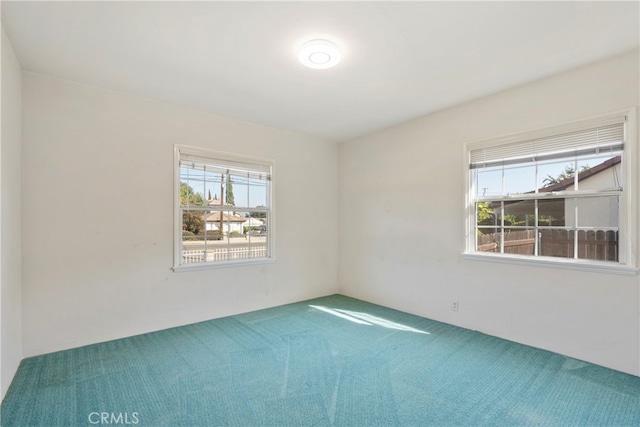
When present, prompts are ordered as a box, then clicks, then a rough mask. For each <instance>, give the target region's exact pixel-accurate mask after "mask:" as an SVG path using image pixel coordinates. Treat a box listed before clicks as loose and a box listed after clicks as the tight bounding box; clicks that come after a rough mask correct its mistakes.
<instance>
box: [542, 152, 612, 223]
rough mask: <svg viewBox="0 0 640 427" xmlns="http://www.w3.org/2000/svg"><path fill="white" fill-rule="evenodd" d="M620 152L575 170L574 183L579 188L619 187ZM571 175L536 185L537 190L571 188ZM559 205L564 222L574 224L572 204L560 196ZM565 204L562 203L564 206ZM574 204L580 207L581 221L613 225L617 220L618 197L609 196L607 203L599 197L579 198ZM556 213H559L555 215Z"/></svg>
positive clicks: (572, 183)
mask: <svg viewBox="0 0 640 427" xmlns="http://www.w3.org/2000/svg"><path fill="white" fill-rule="evenodd" d="M621 160H622V159H621V156H615V157H612V158H610V159H608V160H606V161H604V162H602V163H600V164H598V165H596V166H593V167H590V168H589V169H587V170H585V171H584V172H581V173H579V174H578V187H579V188H580V190H598V189H614V188H620V187H622V182H620V179H621V178H622V171H621V168H622V161H621ZM574 184H575V182H574V179H573V177H571V178H567V179H565V180H563V181H561V182H558V183H556V184H552V185H549V186H546V187H543V188H540V189H538V192H540V193H549V192H553V191H571V190H573V189H574ZM558 202H562V203H558V204H559V205H560V204H561V205H562V208H563V212H562V213H560V212H558V213H559V214H560V215H564V218H565V225H566V226H568V227H572V226H574V225H575V216H574V215H573V208H574V205H573V204H570V203H566V204H565V203H564V200H558ZM565 205H566V206H565ZM578 208H579V209H580V223H581V225H585V224H586V225H593V226H608V225H613V224H615V225H617V221H618V198H617V197H615V196H613V197H609V203H608V204H606V203H602V201H601V200H599V201H596V200H593V199H589V198H587V199H584V198H583V199H581V200H580V202H579V206H578ZM558 216H559V215H558Z"/></svg>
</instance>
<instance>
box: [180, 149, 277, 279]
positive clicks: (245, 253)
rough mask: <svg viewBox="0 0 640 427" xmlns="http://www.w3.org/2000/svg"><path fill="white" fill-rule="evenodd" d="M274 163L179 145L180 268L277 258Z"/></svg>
mask: <svg viewBox="0 0 640 427" xmlns="http://www.w3.org/2000/svg"><path fill="white" fill-rule="evenodd" d="M272 167H273V165H272V163H271V162H270V161H268V160H265V159H257V158H250V157H246V156H236V155H229V154H225V153H216V152H208V151H205V150H200V149H196V148H192V147H186V146H176V147H175V169H176V172H175V242H176V244H175V259H174V269H182V268H186V269H189V268H190V269H193V268H202V267H211V266H221V265H229V264H246V263H253V262H258V261H266V260H269V259H271V258H272V256H273V254H272V249H271V242H272V238H271V236H272V233H273V222H274V221H273V210H272V207H271V187H272V181H271V177H272Z"/></svg>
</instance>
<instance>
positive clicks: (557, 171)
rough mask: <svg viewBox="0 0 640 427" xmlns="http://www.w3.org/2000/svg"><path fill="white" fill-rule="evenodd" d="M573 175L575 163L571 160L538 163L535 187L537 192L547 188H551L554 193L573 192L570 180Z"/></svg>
mask: <svg viewBox="0 0 640 427" xmlns="http://www.w3.org/2000/svg"><path fill="white" fill-rule="evenodd" d="M574 175H575V161H574V160H573V159H566V160H561V161H553V162H540V163H539V164H538V182H537V184H536V186H537V187H538V189H539V190H542V189H544V188H547V187H553V188H554V190H556V191H568V190H573V181H572V180H571V179H570V178H571V177H573V176H574Z"/></svg>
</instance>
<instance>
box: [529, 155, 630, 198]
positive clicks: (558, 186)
mask: <svg viewBox="0 0 640 427" xmlns="http://www.w3.org/2000/svg"><path fill="white" fill-rule="evenodd" d="M621 160H622V158H621V156H616V157H612V158H610V159H608V160H606V161H604V162H602V163H600V164H599V165H596V166H594V167H591V168H589V169H587V170H585V171H584V172H580V173H579V174H578V182H580V181H583V180H585V179H587V178H590V177H592V176H594V175H596V174H599V173H600V172H603V171H605V170H607V169H610V168H612V167H614V166H615V165H617V164H619V163H620V162H621ZM573 184H574V180H573V177H569V178H566V179H564V180H562V181H560V182H558V183H555V184H552V185H548V186H546V187H542V188H539V189H538V192H540V193H549V192H551V191H562V190H566V189H567V188H569V187H571V186H572V185H573Z"/></svg>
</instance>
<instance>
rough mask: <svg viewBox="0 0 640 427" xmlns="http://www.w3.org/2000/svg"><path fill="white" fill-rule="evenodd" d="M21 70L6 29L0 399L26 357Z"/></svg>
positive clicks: (0, 150)
mask: <svg viewBox="0 0 640 427" xmlns="http://www.w3.org/2000/svg"><path fill="white" fill-rule="evenodd" d="M21 80H22V78H21V69H20V64H19V63H18V59H17V58H16V55H15V53H14V52H13V48H12V47H11V43H10V41H9V39H8V38H7V36H6V34H5V33H4V30H2V140H1V142H0V159H1V162H0V170H1V174H0V192H1V197H0V217H1V221H0V235H1V236H2V239H1V240H2V244H1V248H0V258H1V262H0V272H1V274H0V323H1V329H2V331H1V332H0V333H1V339H0V400H2V399H4V395H5V393H6V392H7V389H8V388H9V385H10V384H11V380H12V379H13V375H14V374H15V372H16V370H17V369H18V364H19V363H20V360H21V359H22V302H21V281H22V278H21V271H22V265H21V260H22V248H21V239H22V237H21V219H20V199H21V188H20V183H21V162H20V151H21V145H20V142H21V141H20V140H21V129H22V119H21V116H22V94H21V87H22V82H21Z"/></svg>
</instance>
